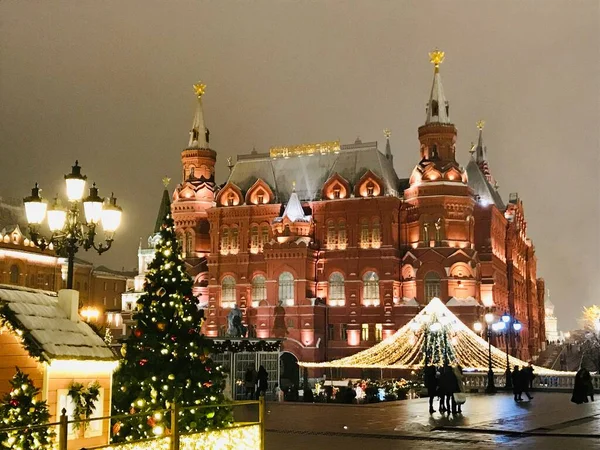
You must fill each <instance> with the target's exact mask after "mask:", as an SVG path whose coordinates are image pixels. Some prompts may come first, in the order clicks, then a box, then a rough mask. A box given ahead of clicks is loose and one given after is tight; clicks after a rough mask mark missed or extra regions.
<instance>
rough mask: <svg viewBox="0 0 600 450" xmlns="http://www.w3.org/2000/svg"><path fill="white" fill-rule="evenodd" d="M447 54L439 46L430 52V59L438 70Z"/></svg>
mask: <svg viewBox="0 0 600 450" xmlns="http://www.w3.org/2000/svg"><path fill="white" fill-rule="evenodd" d="M445 55H446V54H445V53H444V52H443V51H441V50H439V49H437V48H436V49H435V50H434V51H432V52H429V61H430V62H431V64H433V66H434V67H435V71H436V72H437V71H438V70H439V68H440V64H441V63H443V62H444V56H445Z"/></svg>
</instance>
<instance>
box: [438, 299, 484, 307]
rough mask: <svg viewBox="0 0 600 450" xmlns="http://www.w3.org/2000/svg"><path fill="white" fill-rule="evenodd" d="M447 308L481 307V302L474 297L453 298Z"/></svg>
mask: <svg viewBox="0 0 600 450" xmlns="http://www.w3.org/2000/svg"><path fill="white" fill-rule="evenodd" d="M446 306H479V302H478V301H477V300H476V299H474V298H473V297H467V298H456V297H452V298H451V299H450V300H448V302H447V303H446Z"/></svg>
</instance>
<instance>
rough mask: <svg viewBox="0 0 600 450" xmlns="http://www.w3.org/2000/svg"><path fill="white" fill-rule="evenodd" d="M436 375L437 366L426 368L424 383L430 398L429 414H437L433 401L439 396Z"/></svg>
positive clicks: (424, 370)
mask: <svg viewBox="0 0 600 450" xmlns="http://www.w3.org/2000/svg"><path fill="white" fill-rule="evenodd" d="M436 374H437V371H436V368H435V366H425V369H423V383H424V384H425V389H427V396H428V397H429V414H433V413H434V412H435V409H433V401H434V399H435V396H436V395H437V388H438V383H437V378H436Z"/></svg>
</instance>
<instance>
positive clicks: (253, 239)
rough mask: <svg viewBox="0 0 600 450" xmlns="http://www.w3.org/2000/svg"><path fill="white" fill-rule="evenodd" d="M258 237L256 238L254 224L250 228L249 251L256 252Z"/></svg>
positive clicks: (256, 229)
mask: <svg viewBox="0 0 600 450" xmlns="http://www.w3.org/2000/svg"><path fill="white" fill-rule="evenodd" d="M258 247H259V239H258V227H257V226H256V225H255V226H253V227H252V228H251V229H250V251H251V252H252V253H258Z"/></svg>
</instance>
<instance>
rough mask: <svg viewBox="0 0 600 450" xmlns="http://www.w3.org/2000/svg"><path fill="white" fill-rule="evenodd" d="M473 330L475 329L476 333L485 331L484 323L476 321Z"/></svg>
mask: <svg viewBox="0 0 600 450" xmlns="http://www.w3.org/2000/svg"><path fill="white" fill-rule="evenodd" d="M473 331H475V333H480V334H481V332H482V331H483V324H482V323H481V322H475V323H474V324H473Z"/></svg>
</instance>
